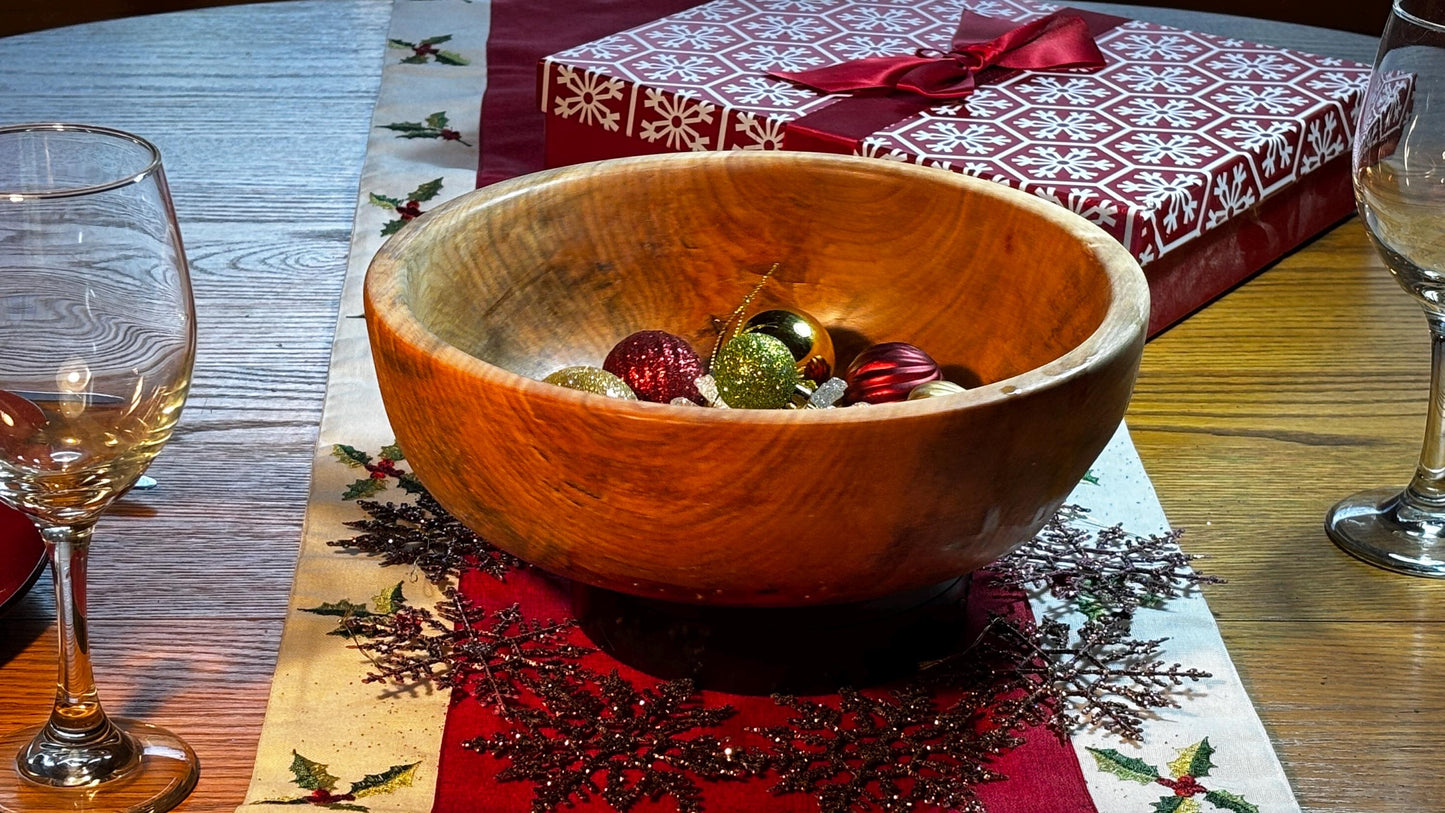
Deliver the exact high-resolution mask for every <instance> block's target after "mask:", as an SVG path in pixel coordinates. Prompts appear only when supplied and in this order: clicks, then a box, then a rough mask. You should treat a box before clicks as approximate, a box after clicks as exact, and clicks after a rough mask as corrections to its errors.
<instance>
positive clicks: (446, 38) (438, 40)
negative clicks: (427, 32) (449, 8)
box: [417, 34, 452, 45]
mask: <svg viewBox="0 0 1445 813" xmlns="http://www.w3.org/2000/svg"><path fill="white" fill-rule="evenodd" d="M451 39H452V35H451V34H442V35H441V36H439V37H427V38H426V39H424V40H422V41H421V42H419V43H417V45H441V44H442V43H444V42H451Z"/></svg>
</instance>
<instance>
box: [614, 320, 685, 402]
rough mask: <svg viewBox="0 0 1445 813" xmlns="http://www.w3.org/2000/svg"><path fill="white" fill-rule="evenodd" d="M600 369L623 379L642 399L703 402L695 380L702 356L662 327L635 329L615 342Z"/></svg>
mask: <svg viewBox="0 0 1445 813" xmlns="http://www.w3.org/2000/svg"><path fill="white" fill-rule="evenodd" d="M602 369H604V370H606V371H607V372H609V373H612V374H613V375H615V376H617V377H618V378H620V379H622V380H623V381H626V382H627V386H629V387H631V388H632V391H633V392H635V393H637V397H638V398H641V399H642V400H644V401H655V402H657V403H660V404H666V403H669V402H671V401H672V399H674V398H686V399H688V400H689V401H692V402H693V403H695V404H701V403H702V402H703V401H702V394H701V393H699V392H698V391H697V383H696V382H697V379H698V377H699V376H701V375H702V374H703V364H702V359H701V358H699V357H698V355H697V352H696V351H694V350H693V349H692V347H691V346H690V345H689V344H688V343H687V341H686V340H684V339H683V338H681V337H680V336H674V335H672V334H671V333H668V332H666V331H663V330H639V331H638V332H636V333H634V334H632V335H631V336H628V337H627V338H625V339H623V340H622V341H620V342H618V343H617V346H616V347H614V348H612V352H611V353H608V354H607V360H606V361H604V362H603V363H602Z"/></svg>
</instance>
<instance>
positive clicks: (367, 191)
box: [239, 0, 1299, 813]
mask: <svg viewBox="0 0 1445 813" xmlns="http://www.w3.org/2000/svg"><path fill="white" fill-rule="evenodd" d="M489 22H490V4H489V3H487V2H485V0H479V1H478V2H474V3H473V2H465V1H464V0H395V3H394V6H393V12H392V20H391V28H390V32H389V35H388V37H389V40H390V41H392V42H404V43H420V42H422V41H423V40H425V39H428V38H433V37H440V36H449V37H450V39H448V40H447V41H445V43H444V44H440V47H441V48H444V49H445V50H447V51H450V52H454V53H456V54H459V55H461V56H462V57H463V58H465V59H466V60H468V64H466V65H455V64H445V63H441V62H437V61H435V60H434V59H428V60H427V61H426V62H421V63H416V64H406V63H402V62H401V61H400V60H401V59H403V58H405V57H407V56H409V55H410V53H411V50H410V49H409V48H404V47H399V46H395V45H391V44H389V45H388V48H387V50H386V54H385V59H384V67H383V69H382V81H381V89H380V91H379V94H378V98H377V103H376V108H375V110H374V112H373V116H372V126H373V127H372V131H371V136H370V138H369V140H368V143H367V151H366V160H365V164H364V166H363V169H362V176H361V188H360V194H359V196H358V203H357V215H356V221H355V229H354V233H353V235H352V242H351V251H350V256H349V261H348V265H347V276H346V281H345V284H344V287H343V291H342V296H341V309H340V315H339V318H338V319H337V329H336V337H335V343H334V345H333V350H332V358H331V368H330V373H329V379H328V384H327V391H326V399H325V407H324V412H323V416H322V421H321V429H320V437H319V440H318V444H317V449H316V455H315V460H314V467H313V476H312V484H311V491H310V497H309V502H308V507H307V513H306V521H305V525H304V528H303V531H302V539H301V548H300V553H299V556H298V560H297V567H296V578H295V582H294V584H293V586H292V592H291V599H290V601H291V603H290V614H289V616H288V618H287V621H286V624H285V629H284V631H283V633H282V639H281V647H280V652H279V655H278V659H277V665H276V672H275V675H274V678H273V681H272V685H271V695H270V701H269V704H268V706H267V711H266V719H265V723H264V725H263V728H262V732H261V740H260V745H259V747H258V749H257V755H256V763H255V768H254V773H253V776H252V779H251V785H250V789H249V792H248V793H247V797H246V801H245V803H244V804H243V805H242V806H241V808H239V810H242V811H252V812H254V811H262V810H272V811H274V810H275V809H276V808H275V806H274V802H278V801H283V800H294V799H298V798H300V797H302V796H305V795H307V790H306V789H303V788H301V787H299V786H298V784H297V782H296V776H295V775H294V774H293V773H292V765H293V763H294V762H295V760H296V756H297V755H301V756H302V757H304V758H305V759H307V760H310V761H312V762H314V763H318V764H319V765H321V766H323V767H324V770H325V771H326V772H328V773H329V774H332V775H334V776H335V777H339V780H338V785H337V787H338V792H339V788H340V787H342V785H341V784H340V783H345V782H354V781H356V780H358V779H361V778H362V777H364V776H367V775H375V774H379V773H382V772H384V771H386V770H387V769H389V768H391V767H393V766H400V765H410V764H412V763H419V764H418V765H417V768H416V770H415V771H413V772H411V776H410V784H407V785H404V786H398V787H394V788H391V789H389V790H388V791H387V792H384V793H376V794H375V795H369V796H366V797H365V802H364V804H365V805H366V807H367V808H369V809H370V810H372V811H374V813H392V812H393V811H395V813H417V811H422V810H428V809H430V808H431V805H432V799H433V796H434V794H435V787H436V774H437V758H438V755H439V753H440V750H441V735H442V729H443V726H444V723H445V720H446V712H447V705H448V700H449V695H448V693H447V692H446V691H428V692H416V693H408V694H402V695H395V694H394V693H393V692H389V691H388V690H387V689H386V688H385V687H380V686H378V685H377V684H374V683H363V682H362V677H363V676H364V675H365V673H366V671H367V666H368V664H367V662H366V660H365V658H364V656H362V655H361V654H360V653H358V652H357V650H355V649H353V648H349V647H347V646H345V645H344V641H343V640H341V639H339V638H338V637H336V636H329V635H327V633H328V632H330V631H332V630H334V629H335V627H336V621H335V619H334V618H332V617H327V616H321V615H314V614H309V613H302V612H298V608H302V607H315V606H318V605H320V604H322V603H325V602H335V601H338V600H339V599H343V598H345V599H348V600H351V601H354V602H357V603H360V602H363V601H370V600H371V598H370V597H372V596H375V595H377V594H379V593H381V592H383V591H384V590H387V589H388V588H390V587H392V586H393V585H395V584H396V582H397V581H398V580H399V579H401V580H402V581H403V590H404V592H405V593H406V595H407V598H408V600H409V601H410V602H411V603H412V604H430V603H431V602H432V601H434V600H435V598H436V591H435V589H434V588H432V587H431V586H430V585H429V584H428V583H427V581H426V580H425V579H424V578H421V577H420V576H419V575H418V574H416V573H414V572H413V573H406V572H404V571H401V570H400V569H398V568H381V567H378V566H377V565H376V563H375V561H373V560H371V559H369V558H366V557H360V556H355V555H349V554H346V553H344V552H341V551H339V550H337V549H335V548H332V547H328V546H327V542H329V541H332V540H336V539H344V538H347V537H349V536H354V535H355V531H353V530H352V529H349V528H347V527H346V526H345V524H344V523H345V522H347V521H349V520H355V519H359V518H360V517H361V512H360V510H359V509H358V508H357V507H356V505H355V504H354V503H353V502H347V501H344V500H342V498H341V495H342V493H343V492H344V490H345V489H346V486H347V484H348V483H350V482H352V481H354V480H355V479H356V477H357V469H354V468H348V467H347V466H345V465H343V464H342V463H341V462H339V461H338V460H336V458H335V457H333V455H332V453H331V449H332V447H333V445H334V444H348V445H351V446H354V447H357V448H359V449H368V450H376V449H380V448H381V447H382V446H384V445H386V444H390V443H392V441H393V436H392V434H391V430H390V428H389V426H388V425H387V423H386V418H385V411H384V408H383V406H382V403H381V396H380V393H379V392H378V390H377V385H376V379H375V373H374V370H373V368H372V364H371V353H370V346H369V343H368V340H367V335H366V326H365V321H364V320H363V319H362V318H361V316H360V315H361V312H362V305H361V288H362V282H363V279H364V277H365V272H366V267H367V265H368V263H369V262H370V260H371V257H372V256H373V255H374V254H375V252H376V250H377V249H378V248H380V246H381V244H382V243H383V242H384V240H385V238H383V237H382V236H381V230H382V228H383V226H384V225H385V224H386V223H387V222H389V221H390V220H393V219H395V217H396V213H395V212H393V211H388V210H387V209H384V208H382V207H380V206H377V205H374V204H373V203H372V200H371V195H372V194H373V193H375V194H379V195H384V196H389V197H394V198H402V199H405V196H406V194H407V193H408V191H409V190H412V189H415V188H417V187H418V186H420V185H421V184H424V183H426V182H428V181H431V180H433V179H435V178H440V179H441V180H442V188H441V191H440V194H439V195H438V196H437V197H436V198H434V199H432V200H430V201H427V202H425V203H424V204H423V208H430V207H431V206H434V205H436V204H437V203H440V202H441V201H443V200H446V199H450V198H453V197H456V196H457V195H459V194H462V193H464V192H467V191H469V190H470V189H471V188H472V186H473V184H474V178H475V170H476V159H477V150H476V146H475V145H476V144H477V133H476V132H475V127H476V122H477V121H478V119H479V115H478V114H479V108H480V104H481V98H482V94H483V91H484V90H485V81H486V69H485V56H486V39H487V35H488V29H489ZM439 111H443V112H445V113H446V115H447V117H448V119H449V123H450V124H449V126H450V127H451V128H452V129H455V130H457V131H459V132H460V134H461V138H462V139H463V140H465V141H468V142H470V144H471V145H472V146H470V147H469V146H466V145H463V144H462V143H461V142H460V141H456V140H444V139H439V138H412V139H405V138H401V137H400V134H399V133H398V132H396V131H393V130H390V129H386V128H385V127H384V125H386V124H389V123H394V122H404V121H411V122H422V121H424V120H425V119H426V118H427V117H428V116H430V115H432V114H433V113H436V112H439ZM1093 473H1094V476H1095V478H1097V480H1098V481H1099V482H1098V483H1097V484H1095V483H1092V482H1084V483H1081V484H1080V485H1079V487H1078V488H1077V489H1076V490H1075V492H1074V494H1073V495H1072V496H1071V497H1070V500H1069V501H1070V502H1072V503H1074V504H1077V505H1080V506H1083V507H1086V508H1088V509H1089V511H1090V514H1089V522H1090V523H1091V524H1095V525H1097V526H1099V527H1107V526H1110V525H1113V524H1116V523H1117V524H1122V525H1123V526H1124V528H1125V529H1126V530H1128V531H1130V532H1132V533H1135V534H1140V535H1147V534H1155V533H1164V532H1166V531H1167V530H1168V523H1167V521H1166V519H1165V517H1164V512H1163V509H1162V508H1161V507H1160V505H1159V501H1158V498H1157V497H1156V496H1155V494H1154V489H1153V487H1152V486H1151V485H1150V483H1149V479H1148V476H1147V475H1146V474H1145V472H1144V469H1143V465H1142V464H1141V462H1140V460H1139V457H1138V454H1137V453H1136V452H1135V451H1134V447H1133V444H1132V442H1131V441H1130V439H1129V435H1128V432H1127V430H1126V429H1125V428H1124V427H1122V426H1121V427H1120V430H1119V432H1118V433H1117V434H1116V436H1115V437H1114V439H1113V441H1112V442H1111V443H1110V445H1109V447H1108V448H1107V449H1106V450H1105V452H1104V454H1103V455H1101V456H1100V458H1099V460H1098V462H1097V463H1096V464H1095V466H1094V468H1093ZM401 496H403V495H401V494H399V493H396V492H389V493H387V494H383V495H378V497H379V498H380V499H399V498H400V497H401ZM1034 609H1035V612H1036V613H1045V612H1054V613H1057V612H1061V608H1060V607H1059V606H1058V605H1055V604H1052V603H1050V602H1048V601H1043V600H1039V599H1035V606H1034ZM1065 620H1068V621H1069V622H1070V623H1071V624H1073V625H1075V626H1077V624H1078V623H1080V622H1081V620H1082V618H1081V617H1080V616H1077V615H1075V616H1072V617H1069V616H1065ZM1134 631H1135V635H1136V636H1137V637H1140V638H1168V639H1169V640H1168V642H1167V643H1166V644H1165V647H1164V651H1163V652H1162V654H1161V657H1162V658H1163V659H1164V660H1165V661H1167V662H1174V661H1178V662H1180V663H1182V664H1184V665H1185V666H1186V667H1194V668H1198V669H1202V670H1205V671H1208V672H1210V673H1212V674H1213V677H1212V678H1210V679H1208V680H1205V681H1202V682H1200V683H1198V684H1194V685H1188V686H1184V687H1181V688H1180V690H1179V697H1180V702H1181V706H1182V707H1181V708H1178V709H1165V710H1163V711H1162V712H1161V713H1160V714H1159V715H1158V716H1157V717H1155V718H1152V719H1148V720H1146V721H1145V726H1144V728H1145V735H1144V737H1143V738H1142V740H1141V741H1140V742H1139V743H1126V742H1122V741H1120V740H1119V739H1118V738H1117V737H1115V736H1113V735H1111V734H1109V733H1108V732H1104V731H1085V732H1080V733H1078V734H1076V735H1075V736H1074V738H1073V745H1074V748H1075V749H1076V752H1077V754H1078V757H1079V761H1080V764H1081V766H1082V768H1083V772H1084V775H1085V777H1086V779H1087V782H1088V784H1089V788H1090V792H1091V794H1092V795H1093V797H1094V799H1095V803H1096V804H1097V806H1098V808H1099V810H1100V811H1101V813H1130V812H1132V811H1148V810H1151V809H1152V807H1153V805H1154V803H1155V802H1157V801H1159V799H1160V797H1161V796H1166V797H1167V796H1169V795H1170V794H1171V791H1170V790H1169V789H1168V788H1165V787H1163V786H1161V785H1158V784H1154V783H1149V782H1144V781H1125V780H1124V779H1121V778H1120V777H1119V776H1118V775H1116V774H1111V773H1109V772H1106V771H1104V770H1102V769H1100V767H1099V766H1098V764H1097V763H1096V761H1095V759H1094V756H1093V755H1092V754H1091V753H1090V752H1089V751H1088V750H1086V749H1088V748H1090V747H1092V748H1098V749H1114V750H1115V751H1118V752H1119V753H1121V754H1123V755H1124V756H1127V757H1133V758H1137V759H1140V760H1143V761H1144V762H1145V763H1148V764H1149V765H1150V766H1155V767H1157V768H1159V770H1160V771H1161V772H1166V771H1167V768H1166V767H1165V766H1166V765H1167V763H1168V762H1169V761H1171V760H1173V759H1175V758H1176V757H1177V756H1178V754H1179V752H1180V751H1181V750H1182V749H1186V748H1188V747H1189V746H1192V745H1194V744H1196V743H1198V742H1200V741H1201V740H1203V739H1205V738H1208V739H1209V740H1210V743H1211V745H1212V746H1213V748H1214V749H1215V753H1214V757H1213V760H1214V763H1215V768H1214V770H1212V771H1211V772H1210V774H1209V777H1208V780H1207V781H1206V782H1205V783H1204V784H1206V785H1207V786H1208V787H1210V788H1211V789H1212V790H1214V789H1217V790H1219V791H1224V792H1226V793H1227V794H1230V795H1232V796H1235V797H1238V798H1240V799H1242V800H1247V801H1248V802H1249V803H1250V804H1252V805H1254V806H1255V807H1257V808H1258V810H1260V811H1268V812H1269V813H1290V811H1298V810H1299V806H1298V804H1297V803H1296V802H1295V800H1294V796H1293V793H1292V792H1291V790H1290V787H1289V784H1288V781H1287V780H1286V778H1285V775H1284V772H1283V770H1282V768H1281V767H1280V764H1279V761H1278V759H1277V757H1276V756H1275V754H1274V750H1273V748H1272V747H1271V745H1270V742H1269V738H1268V736H1267V734H1266V733H1265V731H1264V728H1263V726H1262V724H1261V723H1260V721H1259V717H1258V715H1257V714H1256V713H1255V711H1254V707H1253V705H1252V704H1251V703H1250V700H1249V697H1248V695H1247V694H1246V693H1245V690H1244V687H1243V686H1242V685H1241V683H1240V680H1239V677H1238V675H1237V673H1236V672H1235V669H1234V665H1233V663H1232V662H1231V661H1230V658H1229V654H1228V652H1227V651H1226V650H1225V647H1224V642H1223V641H1222V640H1221V638H1220V636H1219V630H1218V628H1217V627H1216V625H1215V623H1214V619H1213V616H1212V615H1211V614H1210V612H1209V608H1208V606H1207V605H1206V603H1205V600H1204V598H1203V597H1202V596H1200V595H1198V594H1197V593H1194V594H1191V595H1189V596H1186V597H1184V598H1180V599H1175V600H1172V601H1170V602H1169V603H1168V604H1167V605H1166V606H1165V607H1164V608H1163V609H1160V610H1148V609H1146V610H1140V611H1139V613H1138V614H1137V616H1136V618H1135V626H1134ZM1177 775H1178V774H1177V773H1176V774H1173V775H1172V776H1171V777H1170V778H1177ZM268 802H269V803H271V804H268ZM1183 802H1185V803H1192V805H1193V807H1187V806H1186V807H1180V808H1179V810H1181V811H1184V812H1185V813H1189V811H1199V810H1202V809H1203V808H1202V807H1201V806H1200V803H1199V799H1196V798H1188V799H1184V800H1183ZM1211 804H1212V803H1211ZM1219 809H1222V808H1219Z"/></svg>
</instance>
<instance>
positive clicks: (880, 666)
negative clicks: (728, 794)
mask: <svg viewBox="0 0 1445 813" xmlns="http://www.w3.org/2000/svg"><path fill="white" fill-rule="evenodd" d="M970 582H971V579H970V577H968V576H962V577H959V578H957V579H953V580H951V581H948V582H945V583H942V584H938V585H934V586H932V587H927V588H922V589H919V590H913V591H909V592H907V593H901V594H897V595H893V596H886V597H884V598H881V599H876V600H873V601H866V602H859V603H856V604H836V605H826V606H817V607H778V608H755V607H704V606H698V605H691V604H676V603H672V602H667V601H658V600H656V599H646V598H639V597H637V596H630V595H625V594H623V593H615V592H612V591H610V590H603V589H601V588H597V587H589V586H586V585H582V584H574V586H573V589H572V609H573V613H574V615H575V616H576V618H577V619H578V622H579V624H580V625H581V628H582V631H583V632H585V633H586V634H587V637H589V638H590V639H592V642H593V644H595V645H596V646H597V647H598V648H599V649H602V650H603V651H605V652H607V653H608V654H609V655H611V656H612V657H614V658H616V659H617V660H619V661H621V662H623V663H625V664H627V665H628V666H631V667H633V668H636V669H638V670H641V671H643V672H646V673H648V674H650V675H652V676H654V677H657V678H662V679H668V680H671V679H676V678H690V679H691V680H693V681H694V682H695V683H696V684H697V685H698V687H699V688H703V689H711V690H714V691H722V692H728V693H731V694H750V695H766V694H772V693H775V692H781V693H786V694H819V693H825V692H834V691H836V690H837V689H838V687H839V686H852V687H854V688H860V689H861V688H864V687H867V686H874V685H878V684H880V683H886V682H888V681H891V680H896V679H898V678H901V677H905V676H907V675H909V674H912V673H913V672H915V671H916V670H917V666H918V664H919V663H921V662H925V661H928V660H932V659H936V658H938V657H941V656H943V655H947V654H951V653H954V652H957V651H959V649H961V648H962V647H964V646H966V645H967V644H968V643H969V641H971V640H972V636H973V635H976V634H977V630H972V631H971V630H970V629H969V625H968V619H967V612H966V609H967V607H966V605H967V601H968V594H969V587H970Z"/></svg>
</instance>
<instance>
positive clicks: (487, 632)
mask: <svg viewBox="0 0 1445 813" xmlns="http://www.w3.org/2000/svg"><path fill="white" fill-rule="evenodd" d="M399 593H400V591H399V589H398V599H399V598H400V595H399ZM323 606H326V605H323ZM389 610H390V611H389V612H384V613H383V612H372V613H367V612H353V613H349V614H347V615H345V616H343V617H342V618H341V620H340V622H339V624H338V628H337V633H338V634H341V635H344V636H347V637H349V638H351V639H352V641H353V643H354V645H355V646H356V648H357V649H359V650H360V651H361V652H362V653H363V654H365V655H366V657H367V659H368V660H370V661H371V665H372V671H371V672H370V673H368V674H367V676H366V677H365V678H363V682H365V683H384V684H388V685H391V686H396V687H400V689H402V690H403V691H411V690H414V689H415V688H416V687H418V686H422V685H429V686H436V687H440V688H443V689H458V690H460V691H462V692H465V693H466V694H467V695H469V696H471V697H473V698H475V699H476V700H477V701H478V702H480V703H482V704H484V705H494V706H495V707H496V709H497V710H498V711H499V712H500V713H502V714H508V713H510V712H511V710H512V708H513V703H514V701H515V700H516V698H517V697H518V695H519V694H521V693H522V692H523V691H524V690H525V689H526V688H528V687H530V686H531V685H533V684H534V683H536V682H537V681H539V680H541V679H543V678H545V677H548V676H552V675H557V674H560V673H563V672H568V671H571V670H573V669H576V668H578V667H577V666H576V662H577V660H578V659H580V658H582V657H584V656H586V655H587V654H589V653H591V652H592V650H591V649H589V648H587V647H582V646H577V645H575V644H570V643H568V642H567V636H568V634H569V633H570V631H571V629H572V628H573V627H574V626H576V624H575V622H572V621H563V622H556V621H545V622H543V621H537V620H534V619H528V618H525V617H524V616H523V615H522V612H521V609H520V608H519V607H518V606H517V605H515V604H514V605H512V606H511V607H508V608H505V609H502V610H498V611H496V612H494V613H491V614H490V615H489V614H488V613H487V612H486V611H485V610H483V609H482V608H480V607H478V606H477V605H476V604H475V603H474V602H472V601H471V600H469V599H467V598H466V597H464V596H462V595H461V594H460V593H459V592H457V591H456V590H454V589H453V590H448V591H447V593H446V595H445V597H444V598H443V600H442V601H441V602H439V603H438V604H437V608H436V612H432V611H431V610H427V609H425V608H423V607H412V606H409V605H406V604H405V603H404V602H401V601H399V602H398V604H397V606H394V607H391V608H389ZM311 612H317V610H311Z"/></svg>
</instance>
